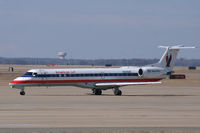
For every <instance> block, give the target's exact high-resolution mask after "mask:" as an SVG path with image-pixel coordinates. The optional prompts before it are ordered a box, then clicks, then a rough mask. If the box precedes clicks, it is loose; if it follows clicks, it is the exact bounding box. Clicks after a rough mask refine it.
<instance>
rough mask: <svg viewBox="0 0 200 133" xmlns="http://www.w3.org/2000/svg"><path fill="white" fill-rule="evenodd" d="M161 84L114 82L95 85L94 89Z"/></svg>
mask: <svg viewBox="0 0 200 133" xmlns="http://www.w3.org/2000/svg"><path fill="white" fill-rule="evenodd" d="M161 83H162V82H114V83H96V84H95V86H96V87H111V86H113V87H116V86H117V87H120V86H128V85H152V84H161Z"/></svg>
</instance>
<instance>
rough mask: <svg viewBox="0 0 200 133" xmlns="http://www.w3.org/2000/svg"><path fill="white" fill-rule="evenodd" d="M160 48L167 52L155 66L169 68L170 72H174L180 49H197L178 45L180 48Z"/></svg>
mask: <svg viewBox="0 0 200 133" xmlns="http://www.w3.org/2000/svg"><path fill="white" fill-rule="evenodd" d="M159 48H165V49H166V51H165V53H164V54H163V56H162V57H161V59H160V61H159V62H158V63H156V64H154V66H157V67H163V68H167V69H168V70H173V67H174V65H175V61H176V56H177V54H178V51H179V50H180V49H189V48H196V47H184V46H182V45H178V46H159Z"/></svg>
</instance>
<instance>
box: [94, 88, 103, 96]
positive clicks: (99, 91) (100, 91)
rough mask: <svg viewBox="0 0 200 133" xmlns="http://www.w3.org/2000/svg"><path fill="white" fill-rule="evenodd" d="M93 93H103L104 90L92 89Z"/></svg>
mask: <svg viewBox="0 0 200 133" xmlns="http://www.w3.org/2000/svg"><path fill="white" fill-rule="evenodd" d="M92 91H93V94H95V95H101V94H102V90H101V89H92Z"/></svg>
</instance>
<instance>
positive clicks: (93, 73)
mask: <svg viewBox="0 0 200 133" xmlns="http://www.w3.org/2000/svg"><path fill="white" fill-rule="evenodd" d="M141 71H142V72H141ZM165 77H166V72H165V70H164V69H163V68H159V67H142V68H141V67H120V68H80V69H32V70H29V71H28V72H26V73H25V74H24V75H22V76H21V77H18V78H16V79H14V80H13V81H12V82H10V86H12V87H14V88H19V87H21V86H23V87H26V86H78V87H83V88H98V87H96V86H95V84H96V83H114V82H120V83H121V82H154V81H159V80H161V79H163V78H165ZM101 89H103V88H101ZM104 89H109V87H104Z"/></svg>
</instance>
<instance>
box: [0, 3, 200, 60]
mask: <svg viewBox="0 0 200 133" xmlns="http://www.w3.org/2000/svg"><path fill="white" fill-rule="evenodd" d="M180 44H183V45H187V46H192V45H196V46H200V0H0V57H37V58H38V57H50V58H57V55H56V53H57V52H59V51H66V52H67V53H68V57H69V58H79V59H99V58H104V59H118V58H120V59H121V58H127V59H130V58H160V56H161V54H162V53H163V50H162V49H158V48H157V46H158V45H180ZM179 58H188V59H191V58H195V59H200V48H199V49H195V50H184V51H181V52H180V54H179Z"/></svg>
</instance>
